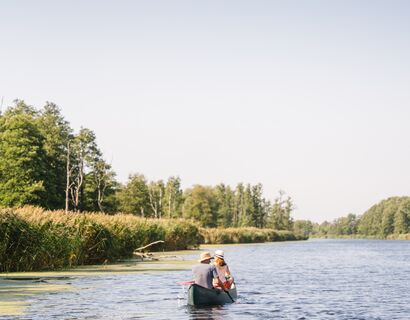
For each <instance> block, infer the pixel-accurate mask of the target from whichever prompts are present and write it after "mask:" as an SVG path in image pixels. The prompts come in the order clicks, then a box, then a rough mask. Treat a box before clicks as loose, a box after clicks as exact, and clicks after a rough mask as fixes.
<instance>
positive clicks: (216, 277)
mask: <svg viewBox="0 0 410 320" xmlns="http://www.w3.org/2000/svg"><path fill="white" fill-rule="evenodd" d="M212 277H213V281H212V284H213V286H214V287H215V288H219V289H220V288H223V287H224V284H223V283H222V281H221V279H219V275H218V271H217V270H216V267H215V266H213V267H212Z"/></svg>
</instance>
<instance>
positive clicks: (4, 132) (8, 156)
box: [0, 100, 47, 206]
mask: <svg viewBox="0 0 410 320" xmlns="http://www.w3.org/2000/svg"><path fill="white" fill-rule="evenodd" d="M36 116H37V112H36V111H35V109H34V108H32V107H30V106H28V105H26V104H25V103H24V101H21V100H16V101H15V106H14V107H12V108H9V109H8V110H6V112H5V113H4V114H3V115H2V116H1V117H0V159H1V161H0V205H1V206H21V205H25V204H34V205H43V204H44V203H45V197H46V192H45V191H46V190H45V187H44V180H45V177H46V175H47V171H46V167H45V162H46V154H45V152H44V138H43V136H42V135H41V132H40V130H39V129H38V121H37V118H36Z"/></svg>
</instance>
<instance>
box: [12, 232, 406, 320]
mask: <svg viewBox="0 0 410 320" xmlns="http://www.w3.org/2000/svg"><path fill="white" fill-rule="evenodd" d="M213 249H216V248H215V247H212V249H211V250H213ZM223 249H224V250H225V255H226V257H227V261H228V263H229V265H230V268H231V270H232V273H233V275H234V277H235V279H236V282H237V286H238V290H239V300H238V302H237V303H235V304H232V305H226V306H223V307H214V308H202V309H195V308H189V307H187V306H186V302H185V292H184V288H183V287H181V286H179V285H177V284H176V282H177V281H183V280H189V279H190V278H191V274H190V271H189V270H183V271H172V272H158V273H154V274H152V273H151V274H131V275H125V274H124V275H112V274H111V275H110V274H107V275H96V276H89V277H82V278H81V277H80V278H72V279H70V281H69V282H70V283H71V285H72V287H73V290H70V291H64V292H57V293H47V294H41V295H36V296H34V297H33V298H32V301H31V302H32V304H31V306H30V307H29V308H28V309H27V310H26V311H27V312H26V315H25V316H21V317H19V319H389V320H391V319H410V241H407V242H406V241H367V240H312V241H306V242H285V243H271V244H255V245H241V246H226V247H223ZM196 255H197V254H195V256H184V259H193V258H194V257H195V258H196ZM61 281H62V282H64V280H61ZM65 282H67V280H65Z"/></svg>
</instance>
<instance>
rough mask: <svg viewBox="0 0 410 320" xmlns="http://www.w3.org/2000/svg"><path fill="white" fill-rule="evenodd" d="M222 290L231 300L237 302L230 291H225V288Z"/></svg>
mask: <svg viewBox="0 0 410 320" xmlns="http://www.w3.org/2000/svg"><path fill="white" fill-rule="evenodd" d="M222 290H223V291H224V292H225V293H226V294H227V295H228V297H229V299H231V300H232V302H235V300H234V299H233V298H232V296H231V294H230V293H229V291H228V290H225V289H224V288H222Z"/></svg>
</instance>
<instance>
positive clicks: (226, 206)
mask: <svg viewBox="0 0 410 320" xmlns="http://www.w3.org/2000/svg"><path fill="white" fill-rule="evenodd" d="M214 194H215V198H216V201H217V206H218V213H217V219H218V221H217V224H218V226H221V227H225V228H227V227H231V226H233V216H234V206H235V202H234V198H235V194H234V192H233V191H232V189H231V188H230V187H229V186H226V185H225V184H223V183H221V184H219V185H217V186H216V187H215V188H214Z"/></svg>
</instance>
